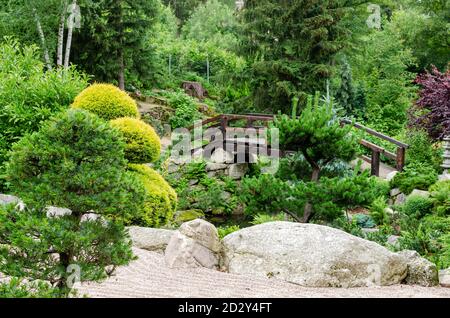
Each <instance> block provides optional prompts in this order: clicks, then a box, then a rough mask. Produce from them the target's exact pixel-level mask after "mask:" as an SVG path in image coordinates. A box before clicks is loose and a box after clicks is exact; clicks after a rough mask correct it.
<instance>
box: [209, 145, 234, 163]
mask: <svg viewBox="0 0 450 318" xmlns="http://www.w3.org/2000/svg"><path fill="white" fill-rule="evenodd" d="M210 160H211V162H212V163H232V162H233V161H234V155H233V154H232V153H230V152H228V151H226V150H223V149H222V148H218V149H216V150H214V152H213V153H212V154H211V159H210Z"/></svg>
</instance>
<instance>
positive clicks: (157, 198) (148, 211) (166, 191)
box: [129, 164, 177, 227]
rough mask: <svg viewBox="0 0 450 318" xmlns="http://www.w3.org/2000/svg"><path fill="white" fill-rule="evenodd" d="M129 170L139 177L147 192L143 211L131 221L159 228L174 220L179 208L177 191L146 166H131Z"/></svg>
mask: <svg viewBox="0 0 450 318" xmlns="http://www.w3.org/2000/svg"><path fill="white" fill-rule="evenodd" d="M129 170H130V171H131V172H133V173H135V174H136V175H137V176H138V178H139V180H141V182H142V183H143V184H144V188H145V192H146V194H145V195H146V198H145V202H144V204H143V208H142V211H141V212H140V213H139V214H138V215H137V216H135V219H133V220H131V221H132V223H134V224H139V225H144V226H151V227H158V226H162V225H164V224H166V223H167V222H169V221H170V220H172V218H173V214H174V212H175V210H176V208H177V194H176V192H175V190H174V189H173V188H172V187H171V186H170V185H169V184H168V183H167V181H166V180H164V178H163V177H162V176H161V175H160V174H159V173H158V172H156V171H155V170H153V169H152V168H150V167H148V166H146V165H138V164H130V165H129Z"/></svg>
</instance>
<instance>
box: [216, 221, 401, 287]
mask: <svg viewBox="0 0 450 318" xmlns="http://www.w3.org/2000/svg"><path fill="white" fill-rule="evenodd" d="M223 245H224V251H223V253H224V265H225V267H226V268H227V269H228V271H229V272H230V273H237V274H248V275H255V276H260V277H276V278H279V279H283V280H285V281H288V282H291V283H295V284H299V285H302V286H311V287H360V286H372V285H377V286H386V285H394V284H399V283H401V282H402V281H403V279H404V278H405V277H406V275H407V264H406V262H405V260H404V259H403V257H401V256H399V255H397V254H395V253H392V252H390V251H389V250H388V249H386V248H384V247H383V246H381V245H378V244H376V243H374V242H371V241H367V240H364V239H361V238H359V237H356V236H353V235H350V234H348V233H346V232H344V231H341V230H338V229H334V228H330V227H326V226H321V225H316V224H301V223H291V222H270V223H264V224H260V225H256V226H252V227H249V228H245V229H242V230H240V231H237V232H234V233H232V234H230V235H228V236H226V237H225V238H224V240H223Z"/></svg>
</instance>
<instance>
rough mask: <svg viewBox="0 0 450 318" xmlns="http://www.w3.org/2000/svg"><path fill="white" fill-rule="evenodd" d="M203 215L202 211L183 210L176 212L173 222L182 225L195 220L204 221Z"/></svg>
mask: <svg viewBox="0 0 450 318" xmlns="http://www.w3.org/2000/svg"><path fill="white" fill-rule="evenodd" d="M204 218H205V214H204V213H203V211H202V210H196V209H193V210H185V211H177V213H175V218H174V222H175V223H176V224H183V223H185V222H189V221H192V220H195V219H204Z"/></svg>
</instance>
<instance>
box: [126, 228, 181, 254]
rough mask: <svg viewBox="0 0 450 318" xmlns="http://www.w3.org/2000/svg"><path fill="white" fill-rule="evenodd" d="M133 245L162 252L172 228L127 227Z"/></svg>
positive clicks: (167, 242) (171, 234) (170, 235)
mask: <svg viewBox="0 0 450 318" xmlns="http://www.w3.org/2000/svg"><path fill="white" fill-rule="evenodd" d="M128 232H129V233H130V237H131V240H132V242H133V246H135V247H137V248H141V249H144V250H147V251H152V252H158V253H164V251H165V249H166V247H167V244H169V241H170V238H171V237H172V236H173V234H174V232H175V231H173V230H164V229H153V228H148V227H139V226H130V227H128Z"/></svg>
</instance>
